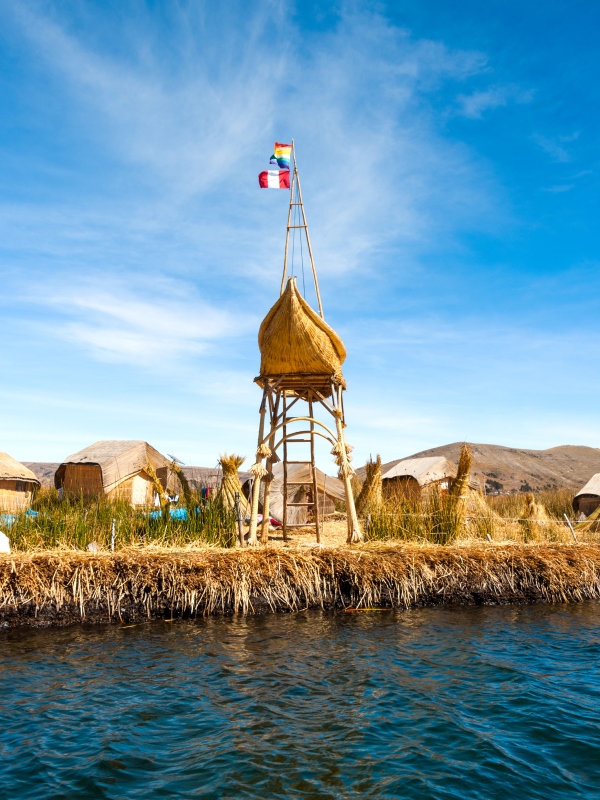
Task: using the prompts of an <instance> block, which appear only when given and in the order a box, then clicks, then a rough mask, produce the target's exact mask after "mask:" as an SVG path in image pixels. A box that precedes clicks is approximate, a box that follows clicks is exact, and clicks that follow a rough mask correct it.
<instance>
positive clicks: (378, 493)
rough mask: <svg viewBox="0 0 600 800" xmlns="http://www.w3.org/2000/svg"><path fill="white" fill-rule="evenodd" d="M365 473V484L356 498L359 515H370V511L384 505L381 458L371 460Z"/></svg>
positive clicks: (366, 466)
mask: <svg viewBox="0 0 600 800" xmlns="http://www.w3.org/2000/svg"><path fill="white" fill-rule="evenodd" d="M365 473H366V477H365V482H364V483H363V485H362V488H361V490H360V492H359V494H358V497H357V498H356V513H357V514H359V515H364V514H368V513H369V512H370V511H374V510H375V509H377V508H381V504H382V503H383V488H382V487H383V481H382V478H381V456H377V457H376V459H375V461H373V459H372V458H369V460H368V461H367V463H366V464H365Z"/></svg>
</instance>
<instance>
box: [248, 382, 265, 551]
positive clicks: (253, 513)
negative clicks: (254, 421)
mask: <svg viewBox="0 0 600 800" xmlns="http://www.w3.org/2000/svg"><path fill="white" fill-rule="evenodd" d="M266 406H267V390H266V388H265V390H264V392H263V399H262V403H261V404H260V411H259V413H260V424H259V426H258V447H260V445H261V444H262V440H263V437H264V435H265V414H266V413H267V408H266ZM256 463H257V465H258V466H259V467H262V456H260V455H257V457H256ZM259 497H260V474H257V475H255V476H254V485H253V487H252V506H251V510H250V536H249V537H248V544H249V545H251V546H252V547H256V545H257V544H258V538H257V536H256V528H257V525H258V501H259Z"/></svg>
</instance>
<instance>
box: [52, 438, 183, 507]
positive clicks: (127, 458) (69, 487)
mask: <svg viewBox="0 0 600 800" xmlns="http://www.w3.org/2000/svg"><path fill="white" fill-rule="evenodd" d="M54 485H55V486H56V488H57V489H62V491H63V495H64V496H69V497H81V496H83V497H84V498H92V497H101V496H102V495H106V496H107V497H110V498H111V499H113V500H125V501H126V502H128V503H130V504H131V505H132V506H133V507H143V506H150V505H154V504H155V502H156V498H159V499H160V500H161V501H162V500H163V499H164V497H165V495H166V494H170V493H177V492H178V491H179V490H180V482H179V480H178V478H177V476H176V474H175V470H174V469H173V465H172V462H171V461H169V460H168V459H167V458H166V457H165V456H163V455H162V454H161V453H159V452H158V450H155V449H154V447H152V446H151V445H149V444H148V442H144V441H140V440H125V441H123V440H116V441H115V440H107V441H100V442H96V443H95V444H92V445H90V446H89V447H86V448H84V449H83V450H80V451H79V452H78V453H74V454H73V455H71V456H68V457H67V458H65V460H64V461H63V462H62V464H61V465H60V466H59V468H58V469H57V470H56V473H55V475H54Z"/></svg>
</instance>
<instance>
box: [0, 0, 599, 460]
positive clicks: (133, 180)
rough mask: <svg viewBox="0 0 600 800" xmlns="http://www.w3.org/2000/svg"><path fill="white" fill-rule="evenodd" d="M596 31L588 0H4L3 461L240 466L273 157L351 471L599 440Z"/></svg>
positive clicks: (253, 397)
mask: <svg viewBox="0 0 600 800" xmlns="http://www.w3.org/2000/svg"><path fill="white" fill-rule="evenodd" d="M599 23H600V7H599V6H598V5H597V4H595V3H592V2H568V3H567V2H548V3H545V4H543V5H542V4H539V3H522V2H519V3H517V2H512V1H511V0H507V1H506V2H489V3H486V4H481V3H475V2H460V1H458V2H454V3H452V4H450V3H448V2H441V0H440V1H439V2H438V1H437V0H419V2H417V1H416V0H415V1H414V2H413V1H412V0H410V1H407V2H390V3H385V2H381V3H367V2H362V3H361V2H356V3H326V2H319V3H316V2H315V3H311V2H299V3H297V4H294V3H286V2H255V3H250V4H248V3H244V2H239V3H236V2H228V1H225V2H222V3H212V2H189V3H185V2H146V3H144V2H129V1H128V0H118V1H116V0H115V2H109V1H107V0H103V1H102V2H100V1H98V2H92V1H91V0H88V1H87V2H71V1H68V2H64V1H63V2H56V3H53V2H15V1H14V0H7V2H5V3H3V4H2V6H1V7H0V103H1V114H0V163H1V171H0V226H1V229H0V277H1V282H0V286H1V288H0V314H1V319H2V329H3V333H4V335H3V343H2V347H1V348H0V374H1V378H2V379H1V381H0V420H1V421H0V433H1V435H0V450H5V451H7V452H9V453H11V454H12V455H14V456H15V457H17V458H20V459H22V460H60V459H62V458H63V457H64V456H66V455H67V454H69V453H71V452H74V451H75V450H77V449H79V448H81V447H84V446H85V445H87V444H89V443H91V442H93V441H95V440H96V439H102V438H132V439H133V438H140V439H147V440H148V441H150V442H151V443H152V444H154V445H155V446H156V447H158V448H159V449H161V450H162V451H163V452H169V453H175V454H176V455H178V456H179V457H180V458H181V459H182V460H184V461H185V462H186V463H195V464H203V465H211V464H214V463H215V461H216V458H217V455H218V454H219V452H223V451H232V450H233V451H235V452H240V453H242V454H246V455H247V456H249V457H250V456H251V455H252V452H253V450H254V447H255V442H256V430H257V422H258V414H257V409H258V404H259V400H260V391H259V389H258V388H257V387H256V386H255V385H254V384H253V382H252V379H253V377H254V376H255V375H256V374H257V371H258V366H259V354H258V349H257V344H256V333H257V330H258V326H259V324H260V321H261V319H262V318H263V316H264V315H265V313H266V312H267V310H268V308H269V307H270V306H271V305H272V303H273V302H274V301H275V299H276V297H277V294H278V287H279V281H280V274H281V264H282V258H283V243H284V232H285V218H286V213H287V208H286V203H287V197H286V194H287V193H285V192H275V191H260V190H259V189H258V187H257V180H256V175H257V173H258V172H259V171H260V170H261V169H264V168H265V167H266V166H267V164H268V158H269V156H270V154H271V148H272V146H273V142H274V141H275V140H279V141H287V140H289V139H291V138H292V137H294V138H295V141H296V143H297V154H298V163H299V168H300V171H301V176H302V187H303V193H304V200H305V203H306V210H307V216H308V221H309V225H310V229H311V238H312V242H313V249H314V252H315V259H316V263H317V269H318V272H319V276H320V281H321V289H322V295H323V302H324V308H325V315H326V319H327V321H328V322H329V323H330V324H331V325H333V326H334V327H335V328H336V330H338V332H339V333H340V334H341V335H342V338H343V339H344V341H345V343H346V346H347V349H348V359H347V362H346V365H345V374H346V378H347V382H348V392H347V408H346V410H347V416H348V426H349V427H348V440H349V441H350V442H351V443H352V444H353V445H354V446H355V448H356V462H357V463H361V462H362V461H364V459H365V458H366V457H367V456H368V455H369V453H376V452H379V453H381V455H382V457H383V458H384V460H389V459H392V458H399V457H402V456H404V455H408V454H410V453H412V452H416V451H418V450H420V449H424V448H427V447H433V446H436V445H439V444H444V443H446V442H450V441H457V440H469V441H479V442H490V443H497V444H506V445H510V446H516V447H519V446H520V447H533V448H546V447H552V446H555V445H558V444H567V443H569V444H586V445H590V446H594V447H600V418H599V417H598V413H597V409H598V401H597V399H596V398H597V396H598V393H599V391H600V375H599V371H598V369H597V365H598V360H599V358H598V357H599V355H600V353H599V350H600V337H599V332H600V331H599V328H600V316H599V314H598V307H599V301H600V248H599V242H598V229H599V226H598V222H597V220H598V216H599V213H598V212H599V209H598V204H599V203H598V197H599V192H598V175H599V164H598V160H599V159H598V141H599V140H600V131H599V127H600V125H599V122H600V111H599V102H598V101H599V95H600V80H599V74H598V73H599V68H598V62H597V55H596V49H597V42H596V37H597V30H598V25H599ZM308 299H309V300H310V299H311V298H310V297H308ZM321 455H322V457H323V458H324V459H326V456H325V455H324V454H321ZM248 463H251V462H250V460H249V461H248ZM326 464H327V461H326V460H324V461H323V466H326Z"/></svg>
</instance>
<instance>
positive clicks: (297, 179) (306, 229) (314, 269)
mask: <svg viewBox="0 0 600 800" xmlns="http://www.w3.org/2000/svg"><path fill="white" fill-rule="evenodd" d="M293 153H294V175H295V176H296V182H297V184H298V202H299V203H300V210H301V211H302V220H303V222H304V230H305V232H306V244H307V245H308V255H309V256H310V266H311V269H312V274H313V280H314V282H315V292H316V294H317V302H318V304H319V314H320V315H321V319H325V317H324V316H323V304H322V303H321V292H320V291H319V281H318V279H317V270H316V267H315V260H314V258H313V251H312V247H311V244H310V234H309V232H308V223H307V221H306V214H305V213H304V203H303V202H302V186H301V185H300V175H299V173H298V167H297V166H296V150H295V148H294V150H293ZM290 208H291V206H290ZM288 224H289V223H288ZM288 233H289V229H288ZM282 294H283V290H282Z"/></svg>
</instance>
